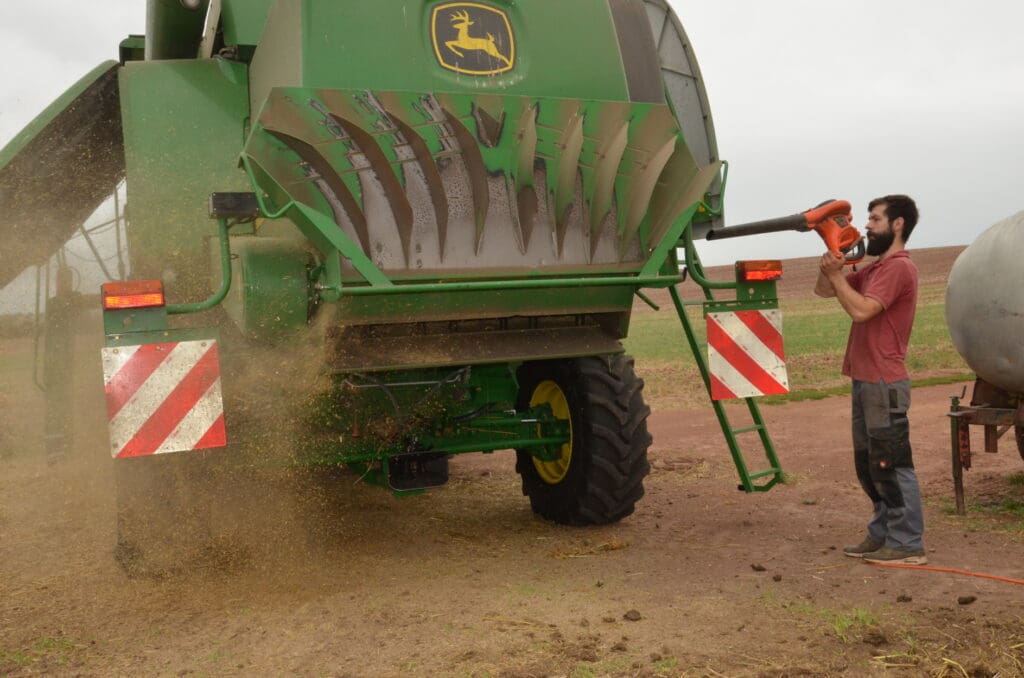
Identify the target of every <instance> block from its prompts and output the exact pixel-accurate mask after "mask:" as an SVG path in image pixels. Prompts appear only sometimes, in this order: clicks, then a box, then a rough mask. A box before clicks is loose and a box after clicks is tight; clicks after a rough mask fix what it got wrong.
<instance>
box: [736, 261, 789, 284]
mask: <svg viewBox="0 0 1024 678" xmlns="http://www.w3.org/2000/svg"><path fill="white" fill-rule="evenodd" d="M781 277H782V262H781V261H780V260H778V259H767V260H763V261H737V262H736V280H738V281H739V282H764V281H766V280H778V279H779V278H781Z"/></svg>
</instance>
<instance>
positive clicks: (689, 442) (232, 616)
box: [0, 259, 1024, 678]
mask: <svg viewBox="0 0 1024 678" xmlns="http://www.w3.org/2000/svg"><path fill="white" fill-rule="evenodd" d="M950 260H951V259H950ZM947 265H948V261H947ZM947 270H948V268H947ZM638 371H639V372H640V374H641V376H642V374H643V365H642V364H641V365H638ZM961 388H962V386H961V385H945V386H933V387H927V388H919V389H915V390H914V392H913V405H912V408H911V413H910V415H911V422H912V441H913V444H914V452H915V460H916V462H917V468H918V474H919V476H920V478H921V483H922V490H923V495H924V500H925V515H926V521H927V533H926V543H927V547H928V551H929V553H928V555H929V559H930V565H931V566H935V567H936V568H948V569H951V570H962V571H970V572H974V573H978V574H985V575H991V576H994V577H1002V578H1004V579H1013V580H1021V579H1024V530H1022V527H1024V522H1022V518H1021V517H1020V512H1019V510H1018V512H1017V513H1016V515H1015V514H1014V513H1013V512H1012V511H1009V510H1007V508H1006V507H1013V506H1016V507H1018V508H1019V507H1020V506H1021V502H1024V487H1022V485H1024V483H1022V482H1021V477H1022V472H1024V462H1022V460H1021V458H1020V456H1019V455H1018V452H1017V450H1016V448H1015V446H1014V444H1013V442H1012V440H1010V439H1009V436H1007V438H1006V439H1004V440H1003V441H1001V443H1000V451H999V453H998V454H994V455H989V454H985V453H983V452H982V453H978V454H976V459H975V467H974V469H973V470H971V471H968V472H967V474H966V488H967V489H966V491H967V498H968V501H969V502H970V506H969V512H968V515H967V516H966V517H961V516H957V515H955V514H954V513H953V512H952V511H951V510H950V508H951V506H952V496H953V488H952V481H951V474H950V433H949V424H948V420H947V417H946V412H947V411H948V409H949V398H950V396H952V395H954V394H959V392H960V389H961ZM4 408H5V409H6V410H7V412H6V413H5V417H4V419H5V423H6V424H7V425H6V426H5V431H4V433H5V434H7V435H8V440H6V441H5V442H4V443H3V449H2V450H0V675H12V676H21V675H36V674H54V675H76V676H77V675H82V676H120V675H126V676H127V675H132V676H135V675H160V676H164V675H168V676H191V675H195V676H204V675H210V676H212V675H217V676H220V675H239V676H255V675H294V676H360V677H364V676H365V677H370V676H504V677H508V678H519V677H521V678H526V677H528V676H574V677H576V678H584V677H589V676H606V675H607V676H765V677H782V676H838V675H846V676H883V675H885V676H891V675H898V676H904V675H906V676H943V675H944V676H972V677H973V676H988V677H992V676H996V675H999V676H1004V677H1005V676H1021V675H1024V627H1022V618H1024V586H1021V585H1020V582H1019V581H1018V583H1016V584H1015V583H1011V582H1008V581H1001V580H997V579H991V578H981V577H972V576H968V575H967V574H962V573H959V572H946V571H929V570H915V569H892V568H881V567H876V566H871V565H868V564H865V563H863V562H860V561H858V560H854V559H851V558H847V557H844V556H843V555H842V553H841V548H842V546H843V545H845V544H848V543H853V542H856V541H859V539H860V538H861V537H862V532H863V526H864V522H865V520H866V519H867V517H868V516H867V511H868V508H869V507H868V504H867V500H866V499H865V498H864V497H863V496H862V494H861V491H860V490H859V488H858V487H857V485H856V480H855V478H854V473H853V467H852V460H851V454H850V452H849V433H848V426H849V413H848V404H847V401H846V399H845V398H841V397H836V398H829V399H824V400H817V401H807V402H799V403H791V404H786V405H775V406H770V407H766V408H764V410H763V412H764V415H765V417H766V420H767V423H768V426H769V430H770V432H771V434H772V437H773V439H774V441H775V443H776V446H777V449H778V451H779V456H780V459H781V461H782V464H783V466H784V467H785V469H786V472H787V474H788V477H789V482H788V483H787V484H785V485H781V486H778V487H776V488H774V489H772V490H771V491H770V492H767V493H757V494H752V495H746V494H743V493H741V492H738V491H737V490H736V483H737V478H736V472H735V469H734V468H733V465H732V461H731V459H730V458H729V455H728V452H727V449H726V446H725V444H724V442H723V438H722V434H721V431H720V429H719V427H718V424H717V421H716V420H715V417H714V415H713V413H712V410H711V408H710V407H705V408H700V409H693V410H677V411H657V410H656V411H655V412H654V413H653V414H652V416H651V418H650V420H649V426H650V429H651V432H652V433H653V436H654V444H653V446H652V448H651V450H650V459H651V463H652V471H651V474H650V476H649V477H648V479H647V481H646V483H645V487H646V495H645V497H644V498H643V500H642V501H641V502H640V503H639V504H638V506H637V511H636V513H635V514H634V515H632V516H631V517H629V518H627V519H625V520H623V521H622V522H621V523H619V524H617V525H613V526H608V527H601V528H591V529H580V528H568V527H560V526H556V525H551V524H549V523H546V522H544V521H542V520H540V519H539V518H537V517H535V516H534V515H533V514H532V512H531V511H530V508H529V504H528V502H527V500H526V499H525V498H524V497H523V496H522V495H521V493H520V489H519V487H520V486H519V481H518V477H517V476H516V474H515V472H514V469H513V467H514V459H513V457H512V455H511V454H509V453H495V454H492V455H466V456H463V457H457V458H455V459H453V461H452V468H451V473H452V477H451V482H450V483H449V484H448V485H447V486H446V487H444V488H441V489H439V490H435V491H432V492H429V493H427V494H424V495H420V496H415V497H406V498H395V497H393V496H391V495H389V494H388V493H386V492H384V491H382V490H380V489H377V488H374V487H369V486H366V485H365V484H362V483H360V482H359V481H358V479H357V478H356V477H355V476H353V475H349V474H340V475H333V476H329V477H324V476H322V475H320V476H317V477H312V476H309V475H307V474H305V473H301V474H299V473H293V472H289V471H286V470H281V471H274V472H265V473H262V474H260V476H259V478H256V479H255V480H258V481H259V484H258V485H257V486H256V487H257V488H258V493H259V494H258V501H255V502H250V503H248V504H246V505H245V520H246V523H247V525H248V528H249V535H250V537H251V539H250V541H249V543H248V544H247V547H246V548H245V549H243V550H241V551H238V552H235V553H231V554H229V555H230V557H227V556H224V557H221V556H218V555H217V554H212V555H211V556H210V558H209V559H207V560H205V561H201V562H197V564H196V566H195V567H193V568H191V569H189V570H187V571H183V572H181V573H178V574H175V575H173V576H169V577H165V578H162V579H129V578H128V577H126V576H125V575H124V573H123V572H122V571H121V570H120V569H119V568H118V567H117V565H116V564H115V562H114V560H113V558H112V546H113V543H114V529H115V526H114V491H113V479H112V473H111V462H110V461H109V459H106V458H104V447H105V446H104V445H103V444H102V442H103V439H102V436H94V437H95V438H96V440H95V441H93V442H94V443H95V442H98V443H99V444H89V445H86V446H84V447H83V448H82V449H81V450H80V451H79V452H78V453H77V454H75V455H72V456H71V457H69V458H66V459H64V460H62V461H57V462H52V461H51V462H48V461H47V459H46V456H45V455H44V454H42V453H41V452H38V451H37V450H36V449H35V447H34V444H33V443H31V442H30V441H28V440H26V439H24V437H23V436H22V435H21V434H19V433H17V432H18V431H20V430H21V428H20V427H19V426H17V425H15V424H17V423H18V422H13V421H12V419H11V416H10V415H11V412H12V411H13V410H12V406H11V402H10V401H9V400H8V401H7V402H6V403H5V404H4ZM26 416H28V415H26ZM736 420H737V421H741V419H740V418H739V417H737V419H736ZM21 423H22V424H24V422H21ZM979 434H980V432H977V431H976V432H975V448H976V449H981V448H982V445H981V442H980V435H979ZM749 449H750V450H751V451H752V453H751V455H750V459H751V466H752V467H759V464H758V463H757V461H756V457H755V456H754V454H753V450H754V447H753V446H749ZM249 489H250V490H251V489H252V488H249ZM233 500H234V498H233V496H231V495H229V494H225V495H224V496H223V498H222V501H223V503H224V504H225V505H228V504H230V503H231V502H232V501H233ZM1014 502H1016V503H1014ZM999 507H1002V510H1000V509H999ZM222 555H223V554H222Z"/></svg>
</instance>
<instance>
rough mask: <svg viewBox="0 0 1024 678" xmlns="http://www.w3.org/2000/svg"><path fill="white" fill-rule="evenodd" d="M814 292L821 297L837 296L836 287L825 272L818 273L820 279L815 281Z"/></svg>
mask: <svg viewBox="0 0 1024 678" xmlns="http://www.w3.org/2000/svg"><path fill="white" fill-rule="evenodd" d="M814 293H815V294H816V295H818V296H819V297H834V296H836V288H835V287H833V286H832V283H831V282H830V281H829V279H828V277H826V276H825V274H824V273H821V272H819V273H818V280H817V281H816V282H815V283H814Z"/></svg>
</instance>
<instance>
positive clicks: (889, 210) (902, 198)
mask: <svg viewBox="0 0 1024 678" xmlns="http://www.w3.org/2000/svg"><path fill="white" fill-rule="evenodd" d="M879 205H885V216H886V218H887V219H889V223H890V224H892V222H893V221H895V220H896V219H899V218H900V217H903V242H907V240H909V239H910V233H911V231H913V230H914V226H916V225H917V204H916V203H914V199H913V198H911V197H910V196H906V195H901V194H896V195H886V196H883V197H881V198H875V199H874V200H872V201H871V202H869V203H868V211H869V212H870V211H871V210H873V209H875V208H876V207H878V206H879Z"/></svg>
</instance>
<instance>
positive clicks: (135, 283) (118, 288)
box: [103, 280, 164, 311]
mask: <svg viewBox="0 0 1024 678" xmlns="http://www.w3.org/2000/svg"><path fill="white" fill-rule="evenodd" d="M163 305H164V284H163V283H162V282H160V281H159V280H130V281H127V282H109V283H104V284H103V308H104V309H105V310H108V311H113V310H118V309H125V308H152V307H154V306H163Z"/></svg>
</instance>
